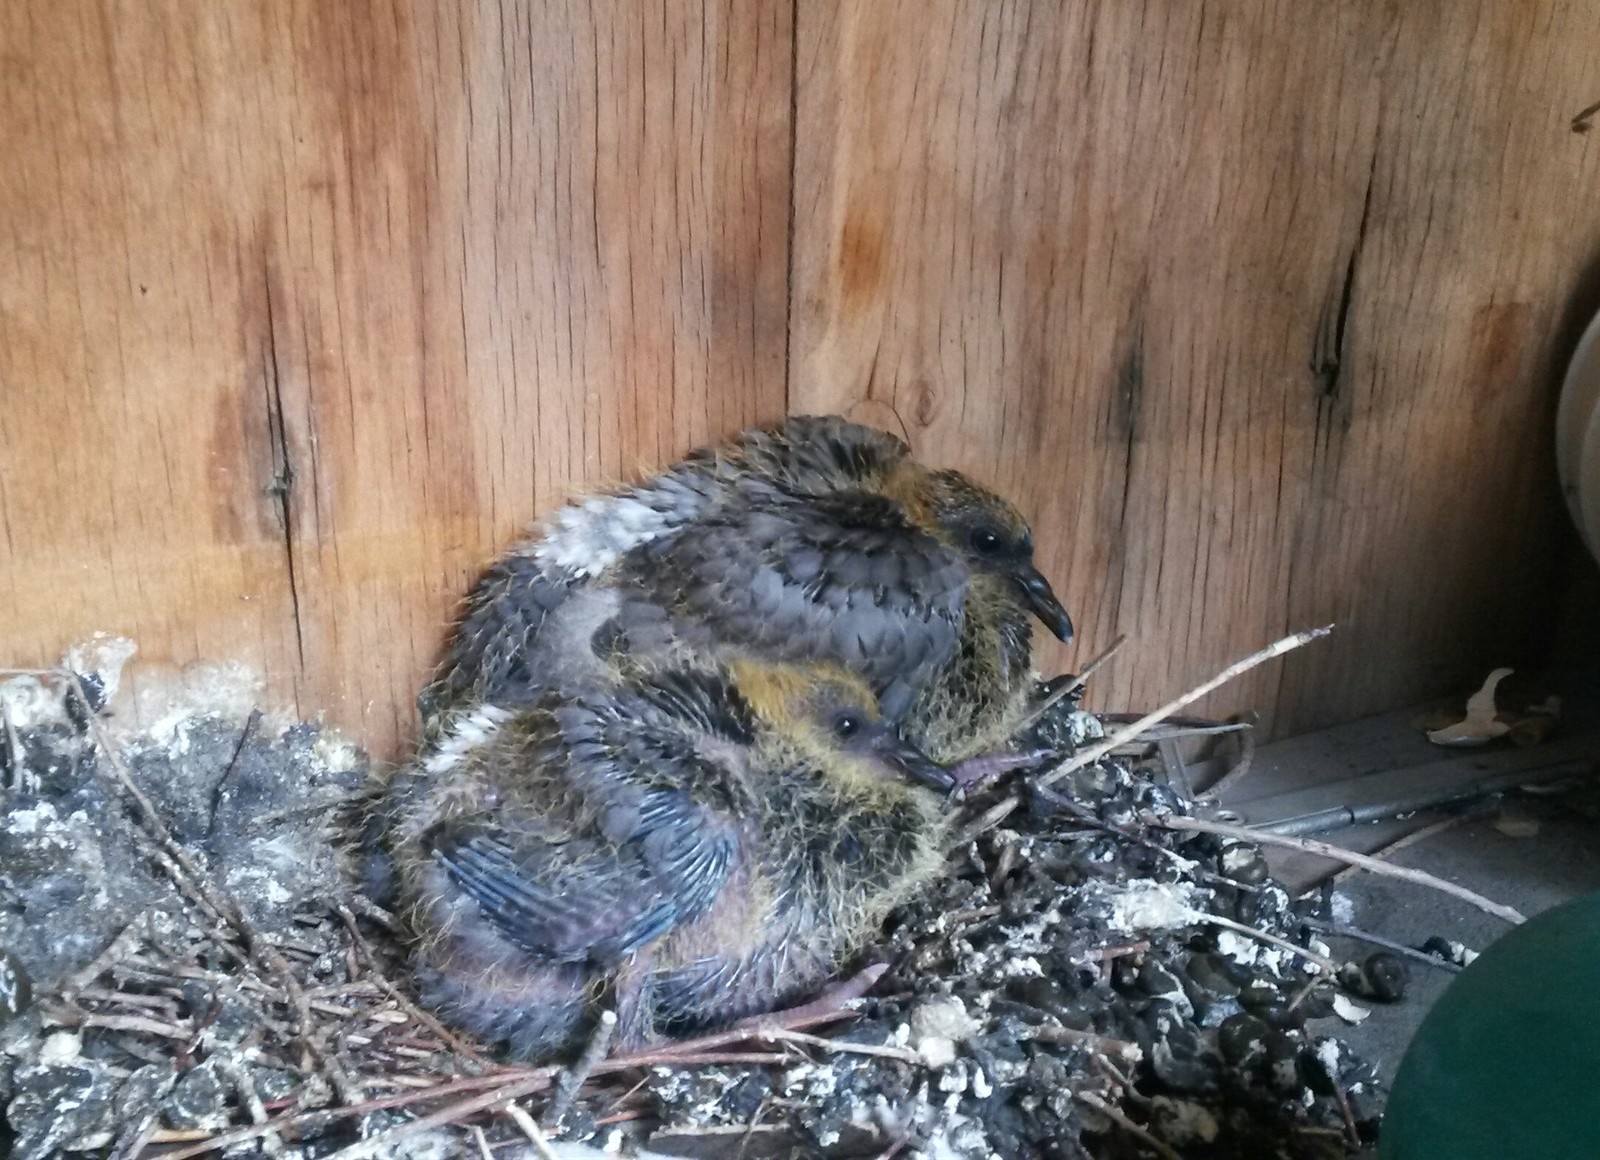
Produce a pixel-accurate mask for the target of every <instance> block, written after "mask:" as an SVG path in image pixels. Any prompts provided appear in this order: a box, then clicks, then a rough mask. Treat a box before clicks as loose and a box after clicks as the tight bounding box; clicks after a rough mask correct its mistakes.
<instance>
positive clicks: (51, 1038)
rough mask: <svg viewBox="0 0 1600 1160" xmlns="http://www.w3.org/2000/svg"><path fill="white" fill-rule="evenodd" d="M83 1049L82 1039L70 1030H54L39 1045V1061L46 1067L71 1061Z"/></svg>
mask: <svg viewBox="0 0 1600 1160" xmlns="http://www.w3.org/2000/svg"><path fill="white" fill-rule="evenodd" d="M82 1051H83V1039H82V1037H80V1036H78V1035H74V1034H73V1033H72V1032H71V1031H56V1032H53V1033H51V1034H50V1035H47V1036H45V1041H44V1042H43V1043H42V1044H40V1045H39V1062H40V1063H41V1064H44V1065H45V1066H46V1067H54V1066H55V1065H57V1064H62V1063H71V1062H72V1061H73V1060H75V1059H77V1058H78V1056H79V1054H80V1053H82Z"/></svg>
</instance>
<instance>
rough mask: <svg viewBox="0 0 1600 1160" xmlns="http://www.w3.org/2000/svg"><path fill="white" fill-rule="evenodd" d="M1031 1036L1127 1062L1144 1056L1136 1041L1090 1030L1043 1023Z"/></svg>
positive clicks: (1040, 1040)
mask: <svg viewBox="0 0 1600 1160" xmlns="http://www.w3.org/2000/svg"><path fill="white" fill-rule="evenodd" d="M1032 1035H1033V1038H1034V1039H1037V1040H1039V1042H1041V1043H1058V1044H1062V1045H1064V1046H1067V1047H1087V1048H1088V1049H1089V1050H1090V1051H1091V1052H1094V1053H1095V1054H1097V1055H1115V1056H1117V1057H1118V1058H1120V1059H1125V1060H1127V1061H1128V1062H1129V1063H1138V1062H1139V1061H1140V1060H1141V1059H1143V1058H1144V1052H1143V1051H1142V1050H1141V1049H1140V1047H1139V1045H1138V1044H1137V1043H1129V1042H1127V1041H1126V1040H1123V1039H1109V1038H1107V1037H1106V1036H1104V1035H1096V1034H1094V1032H1092V1031H1078V1030H1076V1029H1075V1028H1072V1027H1053V1026H1050V1025H1049V1024H1045V1025H1044V1026H1041V1027H1035V1028H1034V1029H1033V1032H1032Z"/></svg>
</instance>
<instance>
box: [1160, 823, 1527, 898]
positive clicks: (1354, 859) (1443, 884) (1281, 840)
mask: <svg viewBox="0 0 1600 1160" xmlns="http://www.w3.org/2000/svg"><path fill="white" fill-rule="evenodd" d="M1140 819H1141V820H1142V821H1143V822H1145V823H1146V824H1147V825H1151V826H1161V827H1163V828H1165V829H1168V830H1188V831H1191V832H1194V833H1200V834H1219V835H1221V836H1222V837H1224V838H1239V839H1241V840H1242V841H1246V842H1256V843H1258V844H1260V845H1263V846H1282V847H1283V848H1284V849H1287V850H1300V851H1302V852H1303V853H1306V854H1315V855H1317V856H1318V857H1321V858H1332V859H1335V860H1336V861H1341V862H1348V863H1349V864H1350V865H1352V866H1360V867H1361V868H1362V869H1364V870H1371V871H1372V872H1373V873H1374V874H1382V875H1385V876H1387V877H1389V878H1398V879H1400V880H1401V881H1403V882H1413V883H1415V884H1416V885H1418V886H1429V887H1432V888H1433V889H1434V890H1438V891H1442V892H1443V893H1445V894H1449V895H1453V896H1454V897H1456V898H1459V899H1461V900H1462V901H1464V902H1470V903H1472V905H1473V906H1476V907H1477V908H1478V909H1479V910H1483V911H1486V912H1487V913H1489V914H1492V915H1494V916H1495V917H1496V918H1502V919H1504V920H1505V921H1507V922H1510V923H1522V922H1526V921H1527V919H1526V918H1525V917H1524V916H1523V915H1522V913H1521V912H1520V911H1517V910H1513V909H1512V908H1511V907H1509V906H1505V905H1502V904H1501V903H1498V902H1495V901H1493V900H1492V899H1488V898H1485V897H1484V896H1483V895H1481V894H1479V893H1477V892H1476V891H1472V890H1468V889H1467V888H1466V887H1465V886H1457V885H1456V884H1455V883H1454V882H1447V881H1445V879H1443V878H1438V877H1435V876H1434V875H1432V874H1429V873H1428V872H1427V871H1425V870H1414V869H1412V868H1411V867H1410V866H1396V865H1395V864H1394V863H1392V862H1385V861H1383V860H1382V859H1379V858H1371V857H1368V856H1367V855H1366V854H1357V853H1356V852H1355V851H1354V850H1346V849H1344V848H1343V847H1342V846H1330V845H1329V844H1328V843H1327V842H1319V841H1317V840H1316V839H1315V838H1290V837H1286V836H1284V835H1282V834H1272V833H1267V832H1266V831H1264V830H1252V829H1250V828H1249V827H1247V826H1235V825H1231V824H1230V823H1228V822H1213V821H1209V820H1206V819H1203V818H1187V817H1179V816H1178V815H1176V814H1152V813H1144V814H1141V815H1140Z"/></svg>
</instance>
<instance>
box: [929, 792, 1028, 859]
mask: <svg viewBox="0 0 1600 1160" xmlns="http://www.w3.org/2000/svg"><path fill="white" fill-rule="evenodd" d="M1021 804H1022V798H1021V797H1020V796H1017V795H1013V796H1011V797H1008V798H1002V799H1000V800H999V801H998V802H996V803H995V804H994V805H992V806H990V807H989V808H988V809H986V810H984V811H983V813H981V814H979V815H978V816H977V817H976V818H974V819H973V820H972V821H971V822H969V823H967V825H965V826H963V827H962V829H961V830H960V832H959V833H957V834H956V836H955V837H954V838H952V839H951V840H950V841H949V842H948V843H947V844H946V846H945V849H946V850H947V851H955V850H960V849H962V848H963V847H964V846H966V844H967V843H968V842H970V841H972V840H973V839H974V838H976V837H978V836H980V835H982V834H985V833H987V832H988V831H990V830H992V829H994V827H996V826H998V825H999V824H1000V823H1001V822H1003V821H1005V819H1006V818H1008V817H1010V816H1011V815H1012V814H1013V813H1014V812H1015V811H1016V809H1017V807H1018V806H1020V805H1021Z"/></svg>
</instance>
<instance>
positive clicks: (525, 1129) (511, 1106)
mask: <svg viewBox="0 0 1600 1160" xmlns="http://www.w3.org/2000/svg"><path fill="white" fill-rule="evenodd" d="M501 1110H502V1111H504V1112H505V1114H506V1115H508V1116H510V1117H511V1119H512V1121H513V1122H515V1124H516V1125H517V1127H519V1128H521V1129H522V1134H523V1135H524V1136H526V1137H528V1139H529V1140H530V1141H531V1142H532V1143H533V1150H534V1151H535V1152H537V1153H539V1155H540V1156H542V1157H544V1160H556V1153H555V1149H553V1148H551V1147H550V1138H549V1137H548V1136H546V1135H545V1134H544V1130H543V1129H542V1128H540V1127H539V1125H538V1124H537V1123H535V1122H534V1119H533V1117H532V1116H530V1115H529V1114H528V1109H526V1108H524V1107H523V1106H522V1105H521V1104H519V1103H517V1101H516V1100H511V1101H509V1102H508V1103H507V1104H506V1106H505V1107H504V1108H502V1109H501Z"/></svg>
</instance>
